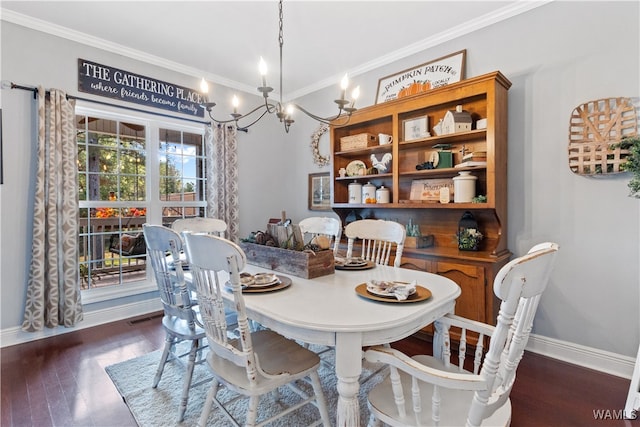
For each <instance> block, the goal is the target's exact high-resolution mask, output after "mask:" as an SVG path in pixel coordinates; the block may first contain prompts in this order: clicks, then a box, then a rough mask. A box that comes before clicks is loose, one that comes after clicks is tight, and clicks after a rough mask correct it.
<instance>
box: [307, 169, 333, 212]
mask: <svg viewBox="0 0 640 427" xmlns="http://www.w3.org/2000/svg"><path fill="white" fill-rule="evenodd" d="M330 179H331V177H330V176H329V172H321V173H310V174H309V199H308V200H309V203H308V207H309V210H311V211H328V210H331V181H330Z"/></svg>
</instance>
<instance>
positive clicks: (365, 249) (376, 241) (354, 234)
mask: <svg viewBox="0 0 640 427" xmlns="http://www.w3.org/2000/svg"><path fill="white" fill-rule="evenodd" d="M344 234H345V236H347V258H351V257H352V256H353V244H354V242H355V240H356V239H362V241H361V245H362V250H361V254H360V257H361V258H363V259H365V260H368V261H373V262H375V263H376V264H382V265H388V264H389V259H390V257H391V254H392V253H393V248H394V247H395V249H396V250H395V257H394V261H393V266H394V267H400V264H401V263H402V251H403V249H404V240H405V237H406V231H405V229H404V227H403V226H402V225H401V224H399V223H397V222H395V221H385V220H382V219H361V220H358V221H353V222H351V223H349V224H347V226H346V227H345V228H344Z"/></svg>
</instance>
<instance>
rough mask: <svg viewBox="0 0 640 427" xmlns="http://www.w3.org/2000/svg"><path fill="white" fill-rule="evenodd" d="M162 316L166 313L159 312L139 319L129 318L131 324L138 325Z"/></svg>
mask: <svg viewBox="0 0 640 427" xmlns="http://www.w3.org/2000/svg"><path fill="white" fill-rule="evenodd" d="M162 316H164V313H158V314H154V315H153V316H148V317H139V318H137V319H133V320H129V322H128V323H129V324H130V325H137V324H138V323H142V322H148V321H149V320H155V319H159V318H161V317H162Z"/></svg>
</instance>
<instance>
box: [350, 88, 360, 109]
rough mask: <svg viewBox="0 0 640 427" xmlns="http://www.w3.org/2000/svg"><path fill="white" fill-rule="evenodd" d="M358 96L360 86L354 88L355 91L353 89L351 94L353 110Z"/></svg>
mask: <svg viewBox="0 0 640 427" xmlns="http://www.w3.org/2000/svg"><path fill="white" fill-rule="evenodd" d="M359 96H360V86H356V88H355V89H353V92H351V99H352V101H351V108H353V107H354V106H355V105H356V101H357V100H358V97H359Z"/></svg>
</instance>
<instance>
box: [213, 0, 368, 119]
mask: <svg viewBox="0 0 640 427" xmlns="http://www.w3.org/2000/svg"><path fill="white" fill-rule="evenodd" d="M282 3H283V1H282V0H279V2H278V45H279V47H280V79H279V80H280V93H279V99H280V101H279V102H278V101H276V102H271V101H270V100H269V92H271V91H273V88H271V87H269V86H267V84H266V80H265V75H264V74H263V76H262V86H260V87H259V88H258V91H259V92H260V93H262V97H263V98H264V103H263V104H262V105H258V106H256V107H255V108H253V109H252V110H251V111H249V112H248V113H245V114H240V113H238V112H237V111H236V109H235V107H237V105H235V106H234V111H233V113H232V114H231V119H228V120H217V119H215V118H214V117H213V114H212V112H211V111H212V109H213V107H215V105H216V103H215V102H206V103H205V104H204V105H202V107H203V108H205V109H206V110H207V113H209V117H210V118H211V120H212V122H213V123H216V124H217V125H222V124H226V123H232V122H233V123H235V124H236V126H237V128H238V130H240V131H245V132H246V131H247V129H248V128H249V127H251V126H253V125H254V124H256V123H257V122H258V121H260V119H262V117H264V116H265V115H266V114H275V115H276V117H277V118H278V119H279V120H280V122H281V123H282V124H283V125H284V129H285V131H286V132H289V127H290V126H291V124H293V122H294V120H293V117H292V115H291V112H292V111H293V110H294V109H296V110H298V111H301V112H302V113H304V114H305V115H307V116H308V117H310V118H312V119H313V120H316V121H318V122H320V123H322V124H325V125H331V126H344V125H346V124H347V123H349V120H350V119H351V114H352V113H353V112H354V111H356V108H355V107H354V104H355V100H356V98H357V97H358V95H357V93H359V91H360V88H359V87H356V89H355V90H354V95H353V99H352V101H349V100H347V99H346V97H345V93H346V86H347V84H348V83H343V85H344V86H343V88H342V90H343V92H342V97H341V98H340V99H337V100H335V101H334V102H335V103H336V104H337V105H338V113H337V114H336V115H335V116H331V117H320V116H317V115H315V114H313V113H311V112H310V111H308V110H306V109H305V108H303V107H302V106H300V105H298V104H296V103H290V104H289V105H288V106H287V107H286V108H285V106H284V103H283V101H282V97H283V92H284V90H283V89H282V88H283V84H282V80H283V79H282V76H283V67H282V64H283V60H282V58H283V46H284V30H283V28H284V24H283V22H284V13H283V7H282ZM261 67H262V58H261ZM261 73H262V71H261ZM264 73H266V65H265V71H264ZM346 79H347V76H346V75H345V77H344V79H343V80H344V81H347V80H346ZM203 83H204V84H205V87H206V82H205V81H204V79H203ZM203 90H204V91H205V92H206V89H203ZM234 98H235V97H234ZM234 102H237V99H236V100H235V101H234ZM261 110H262V112H261V113H260V111H261ZM254 113H258V117H257V118H256V119H255V120H253V121H252V122H251V123H249V124H247V125H245V126H240V125H239V123H238V121H239V120H248V118H249V116H252V115H253V114H254ZM338 119H341V120H340V122H336V120H338Z"/></svg>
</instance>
